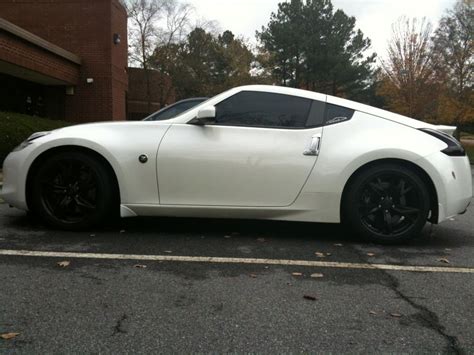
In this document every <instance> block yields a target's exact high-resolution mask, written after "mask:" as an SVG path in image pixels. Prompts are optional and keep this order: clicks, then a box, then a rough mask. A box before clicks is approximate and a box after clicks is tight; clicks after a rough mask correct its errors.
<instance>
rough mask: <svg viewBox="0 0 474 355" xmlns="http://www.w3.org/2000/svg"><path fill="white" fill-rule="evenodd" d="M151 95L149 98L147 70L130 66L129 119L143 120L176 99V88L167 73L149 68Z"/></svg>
mask: <svg viewBox="0 0 474 355" xmlns="http://www.w3.org/2000/svg"><path fill="white" fill-rule="evenodd" d="M148 75H149V80H150V95H149V96H150V97H149V100H148V93H147V91H148V90H147V80H146V73H145V70H143V69H141V68H128V80H129V85H128V97H127V119H128V120H141V119H143V118H145V117H146V116H148V115H150V114H151V113H153V112H156V111H158V110H159V109H161V108H163V107H164V106H166V105H169V104H171V103H173V102H175V101H176V97H175V96H176V95H175V91H174V88H173V87H172V84H171V80H170V78H169V77H168V76H167V75H164V74H161V73H160V72H159V71H157V70H149V73H148Z"/></svg>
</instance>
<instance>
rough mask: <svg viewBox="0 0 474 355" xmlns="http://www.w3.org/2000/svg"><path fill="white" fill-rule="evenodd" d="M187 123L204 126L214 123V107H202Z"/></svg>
mask: <svg viewBox="0 0 474 355" xmlns="http://www.w3.org/2000/svg"><path fill="white" fill-rule="evenodd" d="M189 123H190V124H194V125H197V126H206V125H211V124H214V123H216V107H215V106H205V107H203V108H202V109H200V110H199V111H198V113H197V116H196V118H194V119H192V120H191V121H189Z"/></svg>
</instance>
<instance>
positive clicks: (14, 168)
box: [1, 151, 28, 211]
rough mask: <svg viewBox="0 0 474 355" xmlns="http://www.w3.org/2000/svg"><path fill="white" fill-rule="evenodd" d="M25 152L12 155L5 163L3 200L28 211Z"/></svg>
mask: <svg viewBox="0 0 474 355" xmlns="http://www.w3.org/2000/svg"><path fill="white" fill-rule="evenodd" d="M24 165H25V155H24V152H23V151H21V152H14V153H10V154H9V155H8V156H7V158H6V159H5V161H4V163H3V188H2V191H1V196H2V199H3V200H4V201H5V202H6V203H8V204H9V205H11V206H13V207H17V208H19V209H22V210H25V211H27V210H28V206H27V203H26V191H25V188H26V173H27V169H25V167H24Z"/></svg>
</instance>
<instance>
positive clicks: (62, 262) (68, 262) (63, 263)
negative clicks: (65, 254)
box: [57, 261, 71, 267]
mask: <svg viewBox="0 0 474 355" xmlns="http://www.w3.org/2000/svg"><path fill="white" fill-rule="evenodd" d="M57 265H58V266H59V267H68V266H69V265H71V262H70V261H60V262H59V263H58V264H57Z"/></svg>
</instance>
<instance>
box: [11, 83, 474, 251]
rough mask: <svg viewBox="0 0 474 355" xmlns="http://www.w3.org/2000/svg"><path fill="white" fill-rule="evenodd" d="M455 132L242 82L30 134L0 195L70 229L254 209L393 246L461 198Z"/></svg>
mask: <svg viewBox="0 0 474 355" xmlns="http://www.w3.org/2000/svg"><path fill="white" fill-rule="evenodd" d="M454 130H455V127H447V126H435V125H431V124H428V123H424V122H421V121H417V120H414V119H411V118H408V117H404V116H401V115H397V114H394V113H390V112H387V111H384V110H380V109H376V108H373V107H370V106H366V105H362V104H359V103H356V102H352V101H348V100H344V99H341V98H336V97H332V96H328V95H323V94H318V93H314V92H309V91H304V90H297V89H291V88H282V87H275V86H245V87H239V88H234V89H231V90H229V91H227V92H224V93H222V94H220V95H218V96H216V97H214V98H211V99H209V100H207V101H205V102H203V103H201V104H199V105H197V106H195V107H193V108H191V109H190V110H188V111H186V112H183V113H181V114H180V115H179V116H177V117H175V118H172V119H169V120H166V121H142V122H114V123H94V124H85V125H79V126H73V127H68V128H62V129H58V130H55V131H52V132H40V133H36V134H34V135H32V136H31V137H30V138H28V139H27V140H26V141H25V142H23V143H22V144H21V145H20V146H18V147H17V148H16V149H15V150H14V151H13V152H12V153H11V154H10V155H9V156H8V157H7V158H6V160H5V162H4V168H3V172H4V185H3V191H2V195H3V199H4V200H5V201H6V202H8V203H9V204H10V205H12V206H14V207H18V208H20V209H23V210H29V211H31V212H33V213H34V214H36V215H38V216H39V217H40V218H41V219H43V220H44V221H45V222H47V223H48V224H49V225H52V226H54V227H57V228H61V229H68V230H77V229H84V228H90V227H92V226H95V225H97V224H100V223H101V222H103V221H104V220H106V219H107V217H109V216H111V215H113V214H120V215H121V216H122V217H135V216H175V217H176V216H178V217H179V216H182V217H211V218H251V219H273V220H288V221H307V222H324V223H339V222H343V223H344V224H346V225H347V226H348V227H349V228H350V229H351V230H352V231H354V232H356V233H358V234H359V235H361V236H364V237H366V238H369V239H371V240H373V241H376V242H381V243H392V242H401V241H406V240H408V239H410V238H413V237H415V236H417V235H418V234H419V233H420V231H421V229H422V228H423V226H424V225H425V224H426V222H427V221H430V222H432V223H440V222H443V221H444V220H446V219H448V218H449V217H452V216H455V215H457V214H461V213H463V212H465V211H466V209H467V207H468V205H469V203H470V201H471V197H472V181H471V179H472V177H471V170H470V164H469V160H468V158H467V157H466V154H465V151H464V149H463V148H462V146H461V145H460V143H459V142H458V141H457V140H456V139H455V138H454V137H453V136H452V134H453V132H454Z"/></svg>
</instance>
